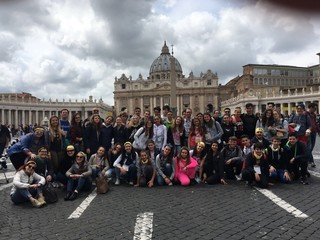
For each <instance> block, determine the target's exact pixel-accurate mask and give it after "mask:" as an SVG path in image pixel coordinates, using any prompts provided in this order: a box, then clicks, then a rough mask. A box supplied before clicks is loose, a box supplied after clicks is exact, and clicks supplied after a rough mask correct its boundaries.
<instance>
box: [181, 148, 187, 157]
mask: <svg viewBox="0 0 320 240" xmlns="http://www.w3.org/2000/svg"><path fill="white" fill-rule="evenodd" d="M180 155H181V157H182V158H183V159H186V158H187V157H188V151H187V150H186V149H183V150H181V153H180Z"/></svg>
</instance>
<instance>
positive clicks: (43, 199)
mask: <svg viewBox="0 0 320 240" xmlns="http://www.w3.org/2000/svg"><path fill="white" fill-rule="evenodd" d="M37 200H38V201H39V202H40V203H42V204H43V205H45V204H47V203H46V200H45V198H44V196H41V197H38V199H37Z"/></svg>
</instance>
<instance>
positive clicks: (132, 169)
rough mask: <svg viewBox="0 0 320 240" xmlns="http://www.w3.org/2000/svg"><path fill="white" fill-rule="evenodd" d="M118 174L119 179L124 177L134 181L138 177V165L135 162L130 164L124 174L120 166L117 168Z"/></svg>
mask: <svg viewBox="0 0 320 240" xmlns="http://www.w3.org/2000/svg"><path fill="white" fill-rule="evenodd" d="M115 171H116V176H117V178H118V179H120V178H123V179H126V180H127V181H128V182H134V181H135V180H136V178H137V167H136V165H134V164H130V165H129V167H128V171H127V172H126V174H122V173H121V171H120V169H119V168H117V167H116V168H115Z"/></svg>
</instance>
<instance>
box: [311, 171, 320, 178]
mask: <svg viewBox="0 0 320 240" xmlns="http://www.w3.org/2000/svg"><path fill="white" fill-rule="evenodd" d="M308 171H309V173H310V174H311V175H312V176H315V177H320V173H318V172H315V171H312V170H308Z"/></svg>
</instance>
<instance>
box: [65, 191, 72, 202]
mask: <svg viewBox="0 0 320 240" xmlns="http://www.w3.org/2000/svg"><path fill="white" fill-rule="evenodd" d="M71 195H72V192H67V195H66V196H65V197H64V200H65V201H68V200H69V199H70V197H71Z"/></svg>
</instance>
